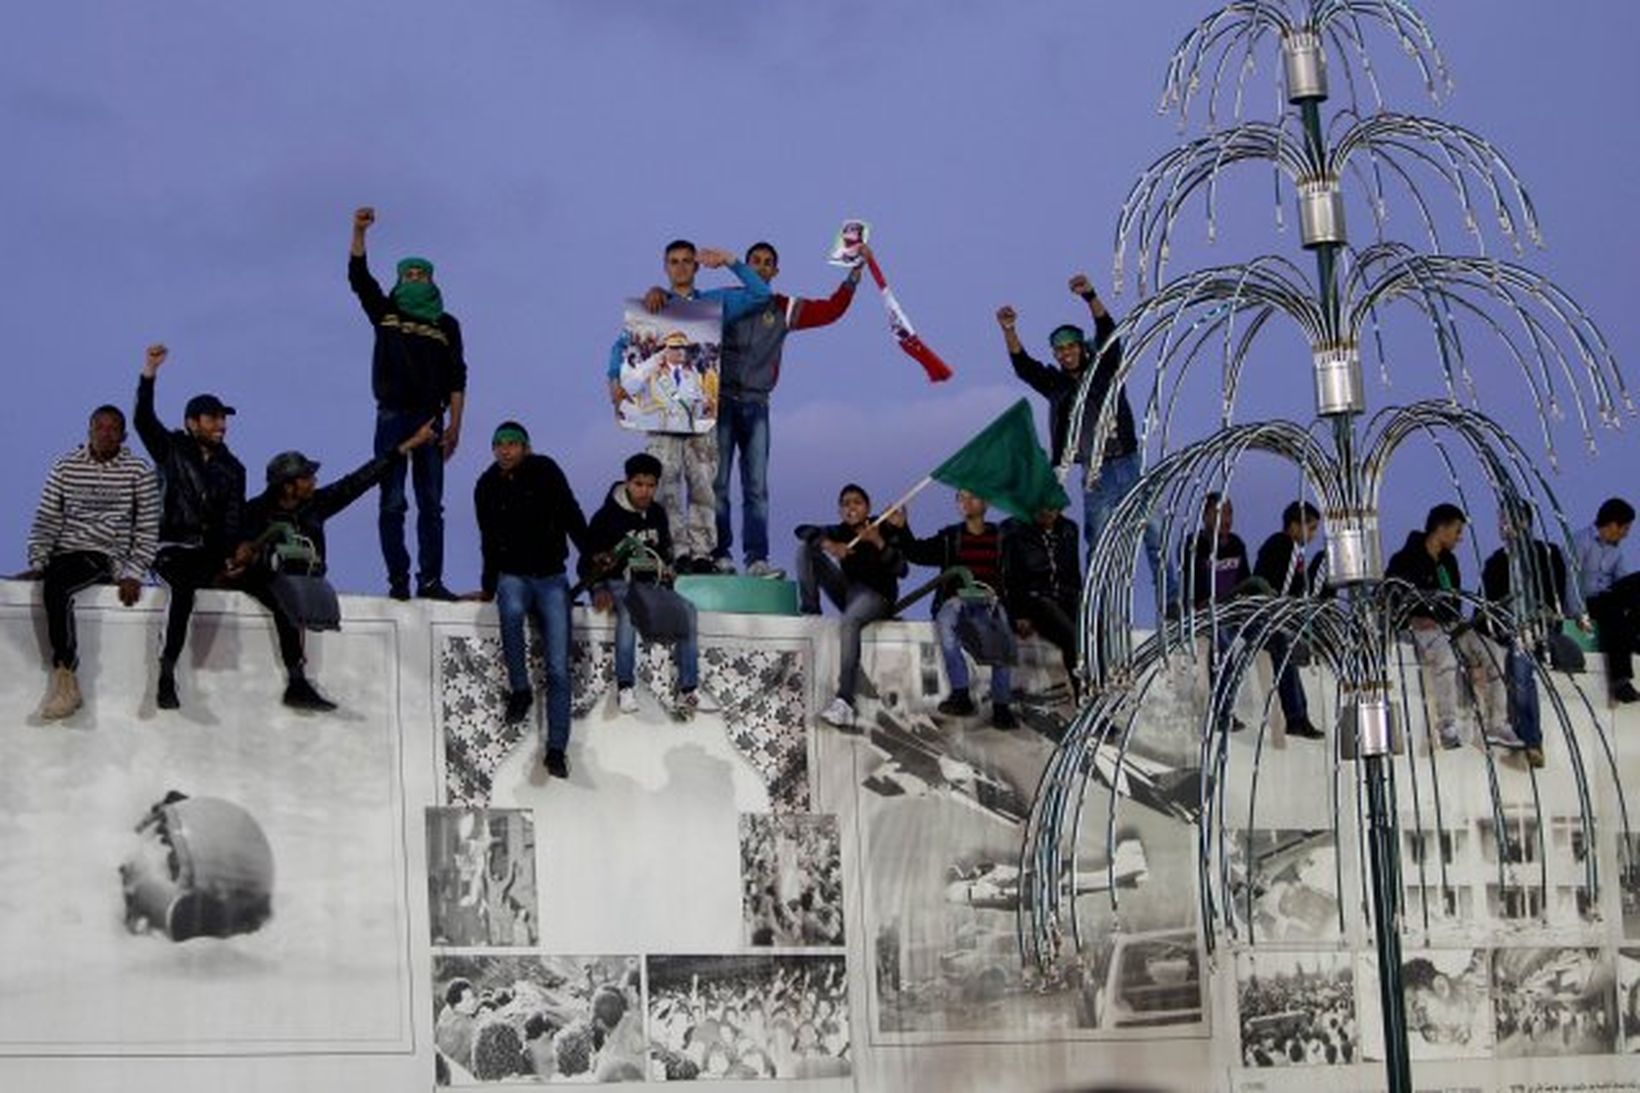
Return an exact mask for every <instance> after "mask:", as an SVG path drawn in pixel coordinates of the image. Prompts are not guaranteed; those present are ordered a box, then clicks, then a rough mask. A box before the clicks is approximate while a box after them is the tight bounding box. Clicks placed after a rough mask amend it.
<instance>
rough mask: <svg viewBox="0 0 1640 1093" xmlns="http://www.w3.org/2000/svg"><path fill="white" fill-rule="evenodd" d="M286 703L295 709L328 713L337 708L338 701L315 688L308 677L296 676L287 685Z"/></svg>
mask: <svg viewBox="0 0 1640 1093" xmlns="http://www.w3.org/2000/svg"><path fill="white" fill-rule="evenodd" d="M285 705H287V706H289V707H290V708H291V709H293V710H313V711H315V712H317V713H326V712H328V711H330V710H334V709H335V708H336V703H334V702H332V701H331V700H330V699H328V698H326V697H325V696H324V695H322V694H320V693H319V692H318V691H316V690H314V689H313V684H311V683H309V682H308V681H307V680H306V679H303V678H300V677H298V678H296V679H293V680H291V681H290V684H289V685H288V686H286V687H285Z"/></svg>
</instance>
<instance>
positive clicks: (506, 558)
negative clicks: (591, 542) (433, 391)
mask: <svg viewBox="0 0 1640 1093" xmlns="http://www.w3.org/2000/svg"><path fill="white" fill-rule="evenodd" d="M473 510H474V512H475V513H476V514H477V516H478V535H479V541H480V545H481V548H482V550H483V554H484V592H485V594H487V595H493V594H494V593H495V586H496V582H497V580H498V578H499V577H500V576H501V574H503V573H511V574H513V575H515V576H519V577H552V576H556V575H557V574H559V573H562V572H564V563H565V561H566V560H567V559H568V558H569V542H570V541H573V542H574V543H575V546H576V549H578V550H580V551H581V553H582V554H588V553H591V551H590V550H588V548H587V522H586V517H585V516H584V515H582V513H581V506H580V503H579V502H577V501H576V500H575V493H574V492H573V491H572V490H571V489H570V488H569V482H568V480H566V479H565V478H564V472H563V471H561V470H559V469H558V464H556V463H554V462H553V461H552V460H551V459H549V458H548V457H546V456H544V455H535V454H531V455H527V456H525V457H524V461H523V462H522V463H520V464H519V465H518V466H517V467H516V468H515V469H514V470H513V472H512V473H511V474H502V473H501V468H500V467H499V466H498V465H496V464H494V463H492V464H490V468H489V470H487V471H485V472H484V473H483V474H481V475H479V476H478V485H476V486H474V487H473Z"/></svg>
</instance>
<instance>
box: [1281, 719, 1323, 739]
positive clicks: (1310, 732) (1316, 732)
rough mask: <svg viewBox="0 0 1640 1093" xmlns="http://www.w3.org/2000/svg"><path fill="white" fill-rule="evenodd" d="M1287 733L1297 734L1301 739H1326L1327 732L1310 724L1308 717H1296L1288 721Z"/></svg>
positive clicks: (1289, 734)
mask: <svg viewBox="0 0 1640 1093" xmlns="http://www.w3.org/2000/svg"><path fill="white" fill-rule="evenodd" d="M1287 735H1288V736H1296V737H1298V738H1299V739H1300V740H1324V739H1326V736H1327V734H1326V733H1324V732H1322V731H1321V730H1320V729H1318V728H1316V727H1315V726H1314V725H1312V724H1310V719H1309V718H1307V717H1300V718H1295V719H1294V720H1292V721H1289V722H1287Z"/></svg>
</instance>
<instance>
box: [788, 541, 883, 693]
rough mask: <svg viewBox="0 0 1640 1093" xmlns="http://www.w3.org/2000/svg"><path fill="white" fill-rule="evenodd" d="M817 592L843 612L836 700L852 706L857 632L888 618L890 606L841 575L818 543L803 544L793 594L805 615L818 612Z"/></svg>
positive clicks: (857, 656)
mask: <svg viewBox="0 0 1640 1093" xmlns="http://www.w3.org/2000/svg"><path fill="white" fill-rule="evenodd" d="M821 592H824V593H825V594H826V598H827V599H828V600H830V601H831V602H832V604H833V605H835V606H836V608H837V609H838V610H839V611H841V612H842V613H843V617H842V619H841V620H840V621H839V624H838V629H837V643H838V668H837V697H838V698H841V699H843V700H844V701H845V702H847V703H849V704H850V705H853V703H854V692H855V690H857V689H858V687H859V674H860V632H861V631H862V630H864V629H865V628H866V625H867V624H868V623H872V622H876V621H877V620H878V619H886V618H888V617H889V614H890V613H891V612H892V611H893V610H894V605H893V604H892V603H890V602H888V600H886V599H884V598H883V597H882V596H880V595H879V594H877V593H876V592H874V591H872V590H871V589H869V588H867V587H866V586H865V585H863V584H855V583H853V582H852V581H850V580H849V579H848V578H847V577H846V576H844V575H843V569H842V567H841V566H839V565H838V564H837V562H836V561H835V560H834V559H833V558H832V556H831V555H829V554H827V553H826V552H825V551H824V550H821V549H820V544H819V543H818V541H816V542H810V543H803V544H801V545H800V546H798V548H797V594H798V600H799V604H800V606H801V609H802V611H803V613H804V614H805V615H818V614H819V613H820V593H821Z"/></svg>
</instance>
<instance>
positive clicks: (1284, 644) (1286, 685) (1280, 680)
mask: <svg viewBox="0 0 1640 1093" xmlns="http://www.w3.org/2000/svg"><path fill="white" fill-rule="evenodd" d="M1264 648H1265V649H1266V650H1267V651H1268V652H1269V654H1270V663H1271V664H1272V665H1273V666H1274V667H1275V669H1276V696H1277V697H1278V698H1279V699H1280V700H1281V716H1282V717H1284V718H1286V719H1287V724H1288V725H1289V726H1290V725H1292V723H1293V722H1294V721H1308V720H1309V719H1310V701H1309V697H1308V696H1307V695H1305V693H1304V681H1303V680H1302V679H1300V678H1299V674H1298V666H1297V665H1296V664H1294V663H1293V661H1292V660H1291V659H1290V658H1289V657H1288V655H1287V654H1288V652H1289V651H1290V650H1291V649H1292V640H1291V639H1290V638H1288V637H1287V635H1285V634H1271V635H1270V636H1269V638H1268V639H1267V640H1266V641H1265V643H1264Z"/></svg>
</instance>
